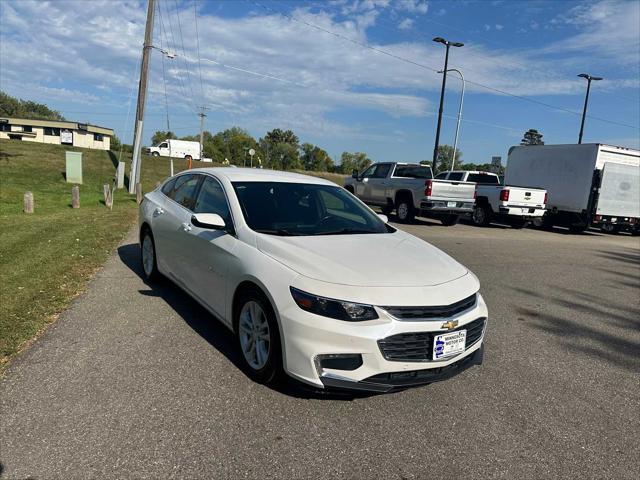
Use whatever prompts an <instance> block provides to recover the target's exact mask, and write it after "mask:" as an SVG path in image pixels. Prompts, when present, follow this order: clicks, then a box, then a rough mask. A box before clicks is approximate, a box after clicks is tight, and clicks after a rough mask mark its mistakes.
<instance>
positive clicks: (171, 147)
mask: <svg viewBox="0 0 640 480" xmlns="http://www.w3.org/2000/svg"><path fill="white" fill-rule="evenodd" d="M149 154H150V155H152V156H154V157H173V158H184V159H186V160H189V159H191V160H200V143H199V142H189V141H187V140H174V139H167V140H164V141H163V142H160V143H159V144H158V145H156V146H154V147H150V148H149Z"/></svg>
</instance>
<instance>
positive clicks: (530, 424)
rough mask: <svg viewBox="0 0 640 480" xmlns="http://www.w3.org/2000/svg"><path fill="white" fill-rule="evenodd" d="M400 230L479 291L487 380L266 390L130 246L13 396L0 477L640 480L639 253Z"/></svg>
mask: <svg viewBox="0 0 640 480" xmlns="http://www.w3.org/2000/svg"><path fill="white" fill-rule="evenodd" d="M403 228H405V229H406V230H408V231H410V232H411V233H414V234H416V235H418V236H420V237H422V238H425V239H427V240H429V241H431V242H433V243H434V244H436V245H437V246H439V247H441V248H443V249H444V250H446V251H447V252H449V253H450V254H452V255H453V256H454V257H456V258H457V259H459V260H460V261H462V262H463V263H464V264H466V265H467V266H469V267H470V268H471V269H472V270H473V271H474V272H475V273H476V274H477V275H478V276H479V277H480V280H481V282H482V292H483V294H484V296H485V298H486V300H487V303H488V305H489V308H490V315H491V318H490V327H489V332H488V337H487V340H486V354H485V363H484V365H483V366H482V367H476V368H473V369H470V370H467V371H466V372H464V373H463V374H461V375H459V376H458V377H455V378H453V379H451V380H449V381H446V382H442V383H438V384H433V385H430V386H426V387H421V388H417V389H412V390H407V391H403V392H399V393H394V394H387V395H379V396H369V397H356V398H353V397H349V396H344V397H340V396H325V395H321V394H313V393H310V392H308V391H306V390H305V389H303V388H299V387H297V386H295V385H289V386H287V387H284V388H279V389H277V390H274V389H270V388H268V387H265V386H261V385H257V384H255V383H252V382H251V381H250V380H248V379H247V377H246V376H245V375H244V374H243V373H242V372H241V371H240V370H239V369H238V367H237V362H238V359H237V356H236V353H235V351H233V349H232V348H231V347H230V345H231V342H232V337H231V335H230V334H229V333H228V332H227V331H226V330H225V329H224V328H223V327H221V326H220V325H219V324H218V323H217V322H216V321H214V320H213V319H212V318H211V317H210V316H209V315H208V314H207V313H206V312H205V311H204V310H203V309H202V308H200V307H199V306H198V305H197V304H196V303H195V302H194V301H192V300H190V299H189V298H188V297H187V296H186V295H185V294H183V293H181V292H180V291H178V289H177V288H175V287H172V286H171V285H167V284H165V285H163V286H159V287H150V286H148V285H145V283H144V282H143V281H142V280H141V278H140V276H139V268H138V250H137V245H135V244H134V242H135V234H132V235H130V236H129V237H128V238H127V239H126V241H125V242H124V243H123V245H122V246H121V247H120V248H119V249H118V252H117V254H115V255H114V256H113V257H112V258H111V259H110V260H109V261H108V263H107V264H106V266H105V268H104V270H102V271H101V272H100V273H99V274H98V275H97V276H96V278H95V279H94V280H93V281H92V282H91V284H90V287H89V290H88V291H87V293H86V294H85V295H83V296H82V297H80V298H79V299H78V300H77V301H76V302H75V303H74V304H73V306H72V307H71V308H70V309H69V311H68V312H66V313H65V314H64V315H63V316H62V317H61V318H60V320H59V321H58V322H57V323H56V324H55V325H54V326H53V327H52V328H50V329H49V330H48V331H47V332H46V334H45V335H44V336H43V337H42V338H41V339H40V340H39V341H37V342H36V343H35V344H34V345H33V346H32V347H31V348H30V349H29V350H28V351H27V352H25V353H24V354H23V355H21V356H20V357H19V358H17V359H16V360H15V362H14V363H13V365H12V366H11V367H10V368H9V370H8V371H7V373H6V375H5V378H4V379H3V380H2V382H1V383H0V395H1V403H0V405H1V408H2V410H1V415H2V421H1V426H0V462H1V463H2V468H3V470H4V471H3V473H2V474H1V475H0V476H1V477H2V478H7V479H9V478H10V479H24V478H33V479H57V478H60V479H72V478H79V479H86V478H162V477H174V478H189V479H192V478H209V479H212V478H216V479H218V478H314V479H317V478H385V479H408V478H507V479H514V478H518V479H526V478H532V479H539V478H580V479H586V478H616V479H619V478H630V479H631V478H639V477H640V466H639V460H638V458H640V449H639V447H638V444H639V437H640V421H639V418H640V374H639V372H640V305H639V301H640V239H638V238H637V237H635V238H632V237H629V236H605V235H600V234H585V235H577V236H575V235H565V234H562V233H559V232H541V231H533V230H521V231H516V230H512V229H509V228H499V227H495V228H487V229H480V228H475V227H472V226H467V225H458V226H456V227H450V228H446V227H441V226H440V225H438V224H437V223H435V222H434V223H427V222H420V223H419V224H418V225H412V226H408V227H403ZM425 268H428V265H426V266H425Z"/></svg>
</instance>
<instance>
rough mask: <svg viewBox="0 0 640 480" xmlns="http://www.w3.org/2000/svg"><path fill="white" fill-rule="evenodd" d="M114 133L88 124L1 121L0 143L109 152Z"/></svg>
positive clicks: (1, 119) (16, 120) (15, 119)
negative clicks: (33, 144) (12, 141)
mask: <svg viewBox="0 0 640 480" xmlns="http://www.w3.org/2000/svg"><path fill="white" fill-rule="evenodd" d="M113 135H114V132H113V130H112V129H110V128H104V127H98V126H96V125H89V124H87V123H76V122H59V121H56V120H27V119H24V118H0V139H12V140H22V141H24V142H39V143H51V144H54V145H72V146H74V147H81V148H94V149H97V150H109V148H110V146H111V137H113Z"/></svg>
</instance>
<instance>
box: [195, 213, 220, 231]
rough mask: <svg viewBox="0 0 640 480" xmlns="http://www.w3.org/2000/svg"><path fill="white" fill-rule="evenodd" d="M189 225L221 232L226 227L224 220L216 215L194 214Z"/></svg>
mask: <svg viewBox="0 0 640 480" xmlns="http://www.w3.org/2000/svg"><path fill="white" fill-rule="evenodd" d="M191 223H192V224H193V225H194V226H196V227H199V228H206V229H209V230H223V229H224V227H225V226H226V225H225V223H224V220H223V219H222V217H221V216H220V215H218V214H217V213H194V214H193V216H192V217H191Z"/></svg>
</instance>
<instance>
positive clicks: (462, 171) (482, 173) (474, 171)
mask: <svg viewBox="0 0 640 480" xmlns="http://www.w3.org/2000/svg"><path fill="white" fill-rule="evenodd" d="M442 173H444V172H442ZM447 173H474V174H475V173H479V174H481V175H493V176H495V177H497V176H498V174H496V173H493V172H485V171H484V170H451V171H449V172H447Z"/></svg>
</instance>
